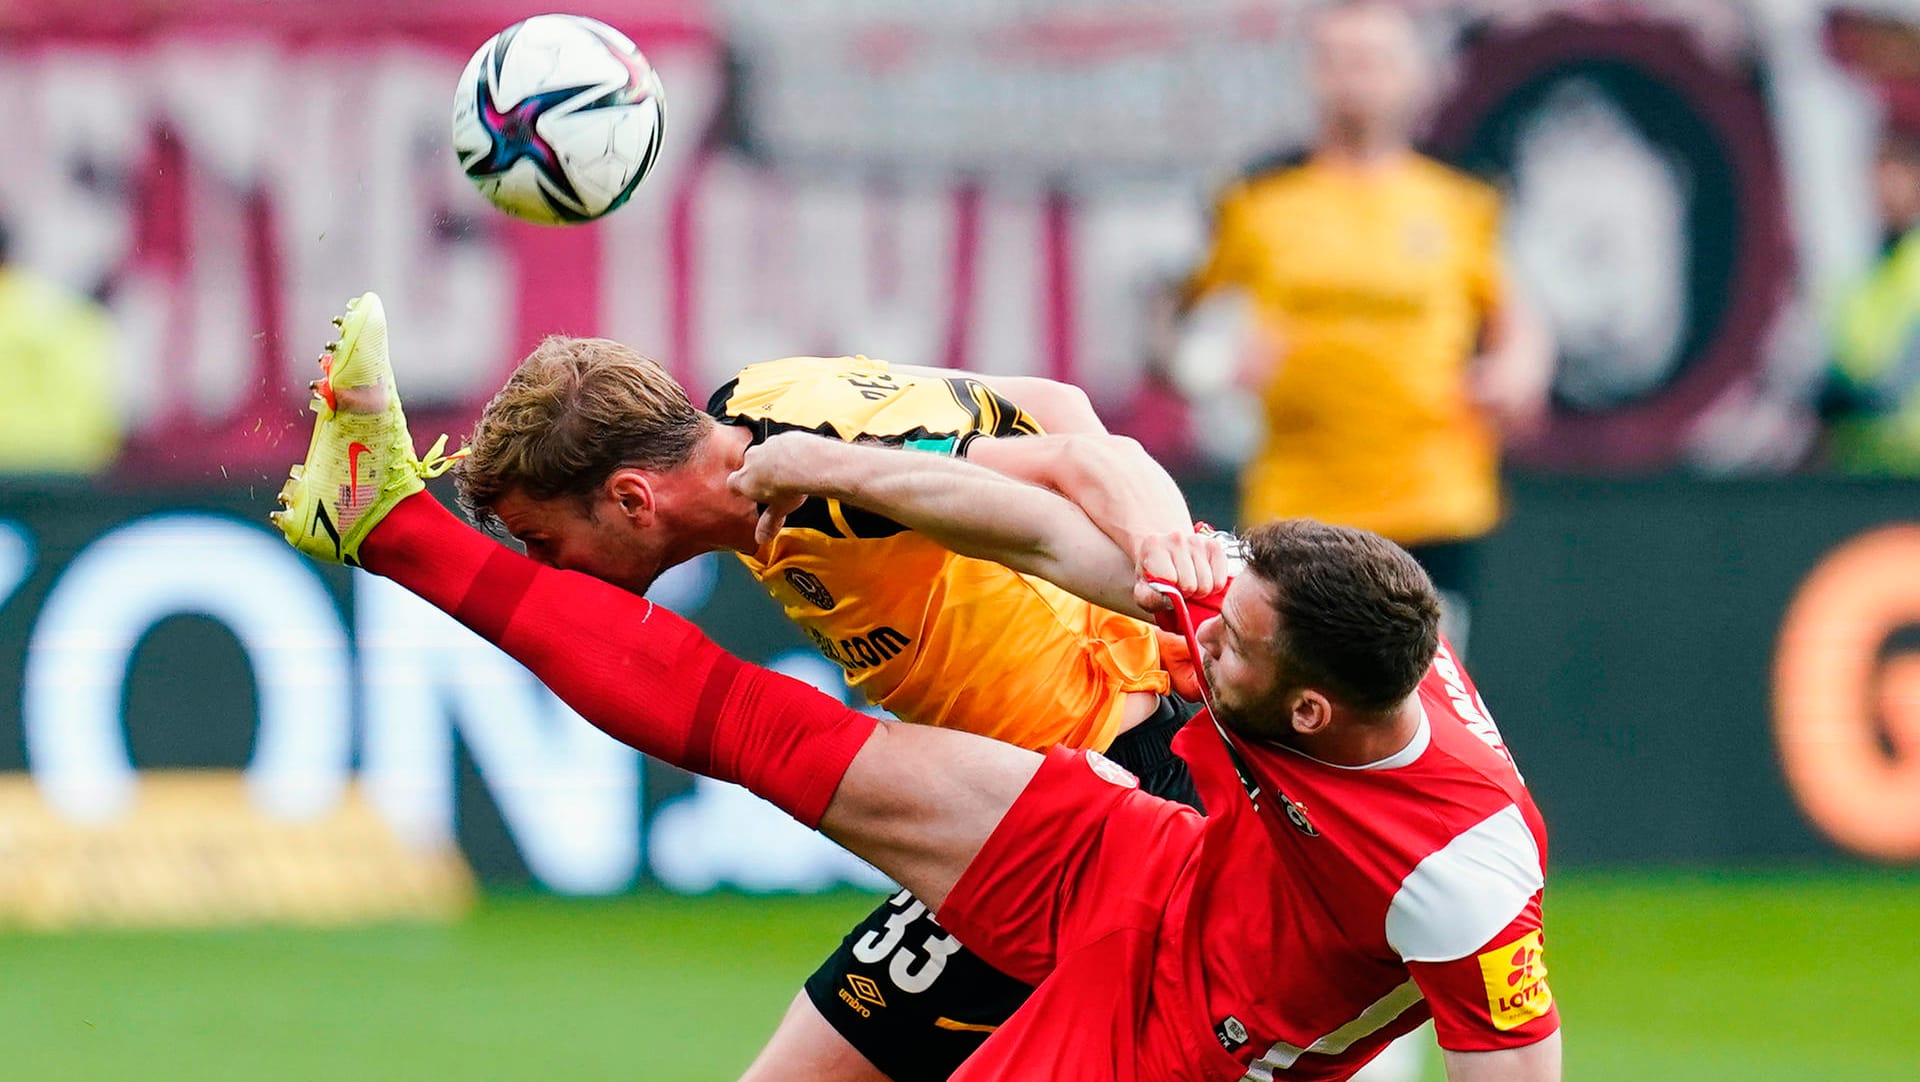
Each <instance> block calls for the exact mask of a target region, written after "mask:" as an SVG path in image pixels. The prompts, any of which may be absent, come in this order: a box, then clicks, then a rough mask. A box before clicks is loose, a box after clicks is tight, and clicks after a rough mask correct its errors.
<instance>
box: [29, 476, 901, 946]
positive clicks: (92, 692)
mask: <svg viewBox="0 0 1920 1082" xmlns="http://www.w3.org/2000/svg"><path fill="white" fill-rule="evenodd" d="M271 491H272V490H271V489H269V488H266V487H260V488H257V489H254V490H252V492H249V491H248V490H245V489H238V490H234V489H229V490H223V491H209V492H186V491H172V492H167V493H160V494H156V493H151V492H126V491H110V490H101V489H93V488H90V487H84V486H73V487H30V486H25V485H11V486H0V689H4V693H3V694H0V702H3V703H4V705H0V925H7V924H30V925H36V926H62V925H69V924H78V923H96V924H98V923H107V924H139V923H158V924H178V923H198V922H207V921H219V920H296V921H319V922H329V921H340V920H353V919H370V918H379V917H395V916H434V915H440V914H445V913H448V912H453V911H457V910H458V909H459V908H460V907H461V905H462V904H464V902H465V900H466V898H467V896H468V894H470V892H471V890H472V884H473V881H474V880H475V879H476V878H477V879H478V880H479V882H481V883H482V884H486V885H512V884H524V885H531V886H535V887H539V888H542V889H545V890H550V891H553V892H556V893H562V894H606V893H615V892H619V891H623V890H627V889H630V888H631V887H632V886H633V885H635V884H636V883H637V882H639V881H641V880H642V879H651V880H654V881H657V882H659V883H661V884H663V885H665V886H667V887H669V888H672V889H678V890H685V891H704V890H710V889H713V888H715V887H718V886H723V885H726V886H737V887H741V888H743V889H750V890H817V889H823V888H825V887H828V886H831V885H833V884H835V883H839V882H843V881H851V882H858V883H863V884H868V885H880V884H882V883H884V881H883V880H881V879H880V878H879V877H878V876H877V875H876V874H875V873H873V872H872V870H871V869H868V868H867V867H865V866H864V865H862V864H860V863H859V862H857V861H855V860H853V859H852V858H851V857H848V856H847V855H846V854H844V853H842V852H841V851H839V850H838V849H837V848H835V847H834V846H832V845H831V844H830V843H828V842H826V841H825V840H823V839H821V838H819V837H818V836H816V835H813V834H811V833H810V832H808V831H805V830H803V829H801V828H800V827H799V826H798V825H796V824H794V823H793V822H791V821H790V820H788V819H786V818H785V817H784V816H783V815H781V814H780V813H779V812H777V811H775V810H774V809H773V808H771V807H770V806H768V805H766V804H764V803H762V802H760V801H758V800H756V799H754V798H752V797H750V796H748V795H747V794H745V793H744V792H742V791H741V790H739V789H737V788H734V787H732V786H724V785H718V784H714V783H709V782H704V781H702V782H699V783H697V784H696V783H694V782H693V781H692V779H690V778H688V777H687V776H686V775H683V774H680V773H678V772H676V771H672V770H669V769H667V768H664V767H660V766H658V764H650V763H646V762H643V760H642V758H641V757H640V756H639V755H638V754H637V753H635V752H633V751H632V750H630V749H628V748H626V747H625V746H623V745H620V744H618V743H616V742H614V741H613V740H611V739H609V738H607V737H605V736H603V735H602V734H600V733H599V732H598V731H597V730H595V729H593V728H592V727H590V726H588V725H587V724H586V723H585V722H583V721H581V720H580V719H579V717H578V716H577V715H575V714H573V713H572V712H571V711H570V710H568V709H567V708H566V707H565V706H563V705H562V704H561V703H559V702H558V701H557V700H556V699H554V698H553V696H552V695H550V694H549V693H548V692H547V691H546V690H545V689H544V688H542V687H541V686H540V685H539V684H538V683H537V682H536V681H534V680H533V678H532V677H531V676H530V675H528V674H527V673H526V672H525V671H524V670H523V669H521V668H519V667H518V666H517V665H515V664H513V663H512V662H510V661H509V660H508V659H506V658H505V657H504V656H503V655H501V654H500V653H499V652H498V651H496V650H494V649H493V648H492V647H491V646H489V645H487V644H486V643H484V642H481V641H480V640H478V639H477V638H475V637H474V636H472V635H471V634H470V633H468V632H467V631H466V630H465V629H463V628H460V627H459V626H458V625H455V624H453V623H452V622H451V621H450V620H449V619H447V618H446V617H444V616H442V615H441V614H440V613H438V612H436V611H434V610H432V609H430V608H428V607H426V606H425V605H424V604H423V603H421V602H419V601H418V600H417V599H415V598H413V597H412V595H410V594H407V593H406V592H405V591H402V590H400V589H398V588H396V587H393V586H392V585H391V584H389V583H386V582H384V581H382V580H379V579H375V578H373V577H372V576H369V575H365V574H363V573H359V572H352V573H349V572H347V571H346V570H345V569H342V568H325V569H323V568H320V567H318V566H317V565H314V564H312V563H309V562H307V561H306V560H304V559H302V558H301V557H299V556H297V555H296V554H294V553H293V552H292V551H291V550H290V549H288V548H287V547H286V545H285V544H284V543H283V542H282V541H281V539H280V538H279V537H278V535H277V534H275V533H273V532H272V531H271V530H269V529H268V528H267V527H266V524H265V522H264V518H263V514H264V509H263V501H264V500H265V499H266V498H267V497H268V495H269V494H270V492H271ZM719 563H720V561H719V560H718V558H716V557H707V558H704V559H702V560H700V561H696V562H695V563H693V564H690V565H688V566H686V567H685V568H683V569H681V570H680V571H679V572H678V573H676V574H675V575H673V576H670V577H669V579H667V580H664V581H663V582H662V583H661V584H660V586H659V587H658V588H657V590H656V594H657V596H658V599H659V600H661V601H662V602H663V603H665V604H669V605H671V606H673V607H675V608H677V609H679V610H680V611H682V612H685V613H687V614H689V615H692V616H694V617H695V618H697V619H699V620H701V621H702V622H703V623H704V624H706V625H707V626H709V627H710V628H711V629H713V631H714V632H715V634H716V637H718V638H719V639H720V641H722V642H723V643H726V644H728V645H730V646H732V647H733V648H735V649H738V650H742V651H743V652H745V653H746V654H747V655H748V656H749V657H752V658H754V659H756V660H759V661H762V662H763V663H767V664H771V665H773V666H775V667H778V668H780V669H782V670H783V671H787V672H789V673H792V674H793V675H796V676H799V677H800V678H802V679H807V680H810V681H813V682H815V683H817V684H820V685H822V686H825V687H827V688H828V689H830V690H832V691H833V692H835V693H839V691H840V681H839V677H838V670H837V669H835V668H834V667H833V666H832V665H831V664H830V663H829V662H827V661H826V660H825V659H823V658H821V657H820V656H819V655H818V654H816V653H814V652H813V651H812V650H811V648H807V647H803V646H802V643H803V640H802V639H801V638H800V636H799V635H798V634H797V633H794V632H792V631H790V630H789V629H787V628H786V626H785V624H784V623H782V622H781V621H778V620H775V619H770V618H769V616H770V612H769V610H768V609H767V607H766V606H767V605H768V602H766V600H765V598H764V597H763V596H759V591H758V588H757V587H755V586H753V585H752V583H751V580H750V579H748V578H747V577H746V575H745V573H744V572H736V571H729V572H728V573H726V574H724V575H722V574H721V573H720V568H719V566H718V565H719Z"/></svg>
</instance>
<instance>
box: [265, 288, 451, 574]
mask: <svg viewBox="0 0 1920 1082" xmlns="http://www.w3.org/2000/svg"><path fill="white" fill-rule="evenodd" d="M333 323H334V326H336V327H338V328H339V329H340V338H339V340H338V341H335V342H329V343H327V352H326V355H325V356H322V357H321V358H320V370H321V372H322V373H323V374H322V376H321V378H319V379H317V380H315V381H314V382H313V403H312V408H313V412H314V414H315V420H314V424H313V442H312V443H310V444H309V445H308V446H307V459H306V461H305V462H303V463H301V464H300V465H297V466H295V467H293V469H291V470H289V471H288V474H287V483H286V484H285V485H283V486H282V487H281V489H280V507H281V510H279V511H275V512H274V513H273V515H272V516H271V517H272V519H273V522H274V525H276V526H278V527H280V532H281V533H283V534H286V535H287V541H288V542H289V543H290V544H292V545H293V547H294V548H297V549H299V550H300V551H301V552H304V553H306V554H307V555H309V556H312V557H314V558H315V559H319V560H329V561H332V562H334V563H344V564H351V565H353V566H356V567H357V566H359V563H360V560H359V553H360V542H361V541H362V540H363V539H364V538H365V537H366V536H367V534H368V533H369V532H370V531H371V530H372V529H373V528H374V526H375V525H377V524H378V523H379V522H380V520H381V519H382V518H384V517H386V514H387V512H388V511H389V510H391V509H392V508H393V505H395V504H397V503H399V502H400V501H401V500H404V499H406V498H407V497H408V496H411V495H413V494H414V493H416V492H418V491H420V490H421V489H423V488H425V487H426V483H425V482H426V479H427V478H429V477H438V476H440V475H441V474H443V473H445V472H447V470H448V469H449V468H450V467H451V466H452V465H453V462H454V460H455V459H457V458H459V457H460V454H458V453H456V454H454V455H452V456H450V457H448V456H443V455H442V454H441V452H442V451H443V450H445V448H446V446H447V437H445V436H441V437H440V439H439V440H438V441H437V442H435V443H434V445H433V449H432V450H430V451H428V452H427V457H426V461H424V462H423V461H421V460H420V459H419V458H418V457H416V456H415V455H414V453H413V437H412V436H411V435H409V434H408V432H407V415H406V414H405V413H404V412H402V411H401V409H400V391H399V389H398V388H397V387H396V386H395V385H394V380H393V366H392V365H391V364H390V363H388V361H387V314H386V310H385V309H384V308H383V307H382V306H381V304H380V298H379V297H378V296H376V295H374V294H372V293H363V294H361V295H360V296H359V297H357V298H355V299H354V300H351V301H348V302H347V313H346V315H344V316H341V317H340V318H338V319H335V320H334V321H333Z"/></svg>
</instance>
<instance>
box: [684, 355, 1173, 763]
mask: <svg viewBox="0 0 1920 1082" xmlns="http://www.w3.org/2000/svg"><path fill="white" fill-rule="evenodd" d="M707 410H708V412H709V413H711V414H712V415H713V416H714V418H715V419H717V420H719V421H721V422H722V423H725V424H734V425H742V426H745V427H747V428H748V429H750V430H751V431H752V432H753V435H754V440H755V442H759V441H760V440H764V439H766V438H767V437H769V436H771V435H773V434H775V433H778V432H790V431H807V432H813V433H816V434H818V435H823V436H830V437H834V438H837V439H842V440H848V441H856V440H857V441H866V442H880V443H889V444H895V445H898V446H903V447H910V448H917V449H922V450H930V451H938V452H948V453H951V452H952V451H954V450H955V449H956V448H959V447H962V446H964V444H965V443H966V442H967V441H970V440H973V439H976V438H979V437H983V436H988V437H1006V436H1018V435H1025V434H1037V433H1039V431H1040V426H1039V425H1038V424H1036V423H1035V422H1034V420H1033V418H1031V417H1029V416H1028V415H1027V414H1026V413H1025V412H1023V411H1022V410H1021V409H1020V408H1019V407H1017V406H1015V405H1014V404H1013V403H1011V402H1009V401H1007V400H1006V399H1005V398H1003V397H1001V396H1000V395H998V394H996V393H994V392H993V391H992V390H991V389H989V388H988V387H986V386H985V385H984V384H982V383H980V382H979V381H977V380H973V379H969V378H966V377H953V378H947V379H939V378H931V377H920V376H915V375H909V374H906V373H901V372H895V371H892V370H891V369H889V368H888V366H887V364H886V363H885V362H884V361H875V360H869V359H868V358H865V357H832V358H828V357H790V358H787V359H785V360H778V361H768V362H766V363H764V364H756V365H753V366H751V367H749V368H746V369H744V370H743V371H741V373H740V374H739V375H738V376H736V377H735V378H734V379H733V380H732V381H730V382H729V383H727V384H726V385H725V386H723V387H721V388H720V389H719V390H718V391H717V392H715V393H714V396H713V398H712V400H711V401H710V402H709V403H708V406H707ZM740 559H741V562H742V563H744V564H746V565H747V569H748V570H749V571H751V572H752V573H753V575H754V577H755V578H757V579H759V580H760V582H761V584H762V585H764V586H765V587H766V588H767V591H768V592H769V593H771V594H772V595H773V597H774V599H775V600H776V601H778V602H780V604H781V606H782V607H783V608H784V609H785V610H786V613H787V616H788V617H789V618H791V619H792V620H793V621H794V623H796V624H798V625H799V626H800V627H801V628H802V629H803V630H804V631H805V632H806V633H807V635H808V637H810V638H812V639H813V641H814V643H815V645H817V646H818V647H819V648H820V651H821V652H822V653H824V654H826V655H827V657H829V658H831V659H833V660H834V661H836V662H838V663H839V664H840V666H841V667H842V668H843V669H844V670H845V671H846V677H847V682H848V683H849V684H852V685H853V686H854V687H857V688H859V689H860V690H861V691H862V692H863V693H865V695H866V696H867V698H868V699H869V700H870V701H872V702H875V703H878V704H879V705H881V706H883V707H885V708H886V709H887V710H888V711H889V712H891V713H892V714H893V715H894V716H895V717H898V718H900V719H902V720H903V721H910V722H916V723H919V724H923V725H937V726H940V727H943V728H949V729H962V730H965V731H967V732H973V733H979V734H981V735H984V736H990V737H993V738H995V739H997V740H1004V741H1007V742H1009V743H1013V744H1019V745H1021V746H1022V747H1029V748H1044V747H1048V746H1050V745H1053V744H1066V745H1069V746H1071V747H1077V748H1094V749H1104V748H1105V747H1106V746H1107V744H1108V743H1109V742H1111V741H1112V739H1113V737H1114V734H1115V731H1116V730H1117V728H1118V727H1119V724H1120V721H1121V715H1122V712H1123V700H1124V698H1125V693H1126V692H1130V691H1153V692H1159V691H1165V690H1166V688H1167V679H1166V674H1165V673H1164V672H1162V671H1161V670H1160V658H1159V648H1158V646H1157V644H1156V642H1155V640H1154V637H1153V633H1152V630H1151V629H1150V628H1149V627H1148V626H1147V625H1145V624H1143V623H1141V622H1140V621H1137V620H1133V619H1130V618H1128V617H1125V616H1120V615H1117V614H1115V613H1111V612H1108V611H1106V610H1105V609H1101V608H1098V607H1097V606H1094V605H1090V604H1088V603H1087V602H1085V601H1082V600H1080V599H1079V598H1077V597H1074V596H1073V595H1071V594H1069V593H1067V592H1065V591H1064V590H1061V589H1059V588H1058V587H1056V586H1054V585H1052V584H1051V583H1047V582H1043V581H1041V580H1039V579H1035V578H1031V577H1028V576H1025V575H1020V574H1018V573H1016V572H1013V571H1010V570H1008V569H1007V568H1005V567H1002V566H1000V565H999V564H995V563H988V562H986V561H983V560H974V559H969V558H967V557H964V556H956V555H954V554H953V553H952V552H950V551H948V550H947V549H945V548H943V547H942V546H940V545H939V544H937V543H936V542H934V541H932V540H930V539H928V538H926V537H923V536H921V535H920V534H917V533H914V532H913V531H911V530H908V529H906V528H905V527H903V526H901V525H900V524H898V523H896V522H893V521H892V520H890V519H887V518H885V517H883V516H880V515H876V514H873V513H871V512H868V511H865V510H862V509H860V508H858V507H854V506H851V505H848V504H844V503H842V502H841V501H839V500H827V499H818V498H816V499H811V500H808V501H807V502H806V503H805V504H804V505H802V506H801V508H800V509H799V510H798V511H796V512H795V513H794V514H792V515H790V516H788V518H787V522H786V527H785V528H784V529H782V530H781V531H780V533H779V535H778V536H776V537H775V538H774V540H773V542H772V543H771V544H769V545H766V546H764V547H762V548H761V549H760V550H759V551H758V552H755V553H753V554H751V555H748V554H744V553H743V554H742V555H741V557H740Z"/></svg>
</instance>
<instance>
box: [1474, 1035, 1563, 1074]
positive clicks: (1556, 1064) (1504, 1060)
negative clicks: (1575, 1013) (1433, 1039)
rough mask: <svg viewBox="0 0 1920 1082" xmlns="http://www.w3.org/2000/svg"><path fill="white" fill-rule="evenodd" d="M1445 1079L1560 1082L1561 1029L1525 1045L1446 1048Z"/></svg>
mask: <svg viewBox="0 0 1920 1082" xmlns="http://www.w3.org/2000/svg"><path fill="white" fill-rule="evenodd" d="M1446 1064H1447V1082H1560V1033H1559V1031H1557V1030H1556V1031H1555V1032H1554V1033H1552V1034H1551V1035H1549V1036H1548V1037H1547V1038H1546V1039H1544V1040H1541V1041H1537V1042H1535V1043H1533V1044H1530V1045H1527V1046H1526V1047H1525V1048H1507V1049H1502V1050H1501V1051H1498V1052H1451V1051H1449V1052H1447V1053H1446Z"/></svg>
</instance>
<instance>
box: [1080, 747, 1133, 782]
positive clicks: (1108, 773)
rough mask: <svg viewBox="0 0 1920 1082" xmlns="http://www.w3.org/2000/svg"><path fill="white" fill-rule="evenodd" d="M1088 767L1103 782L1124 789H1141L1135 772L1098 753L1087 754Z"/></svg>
mask: <svg viewBox="0 0 1920 1082" xmlns="http://www.w3.org/2000/svg"><path fill="white" fill-rule="evenodd" d="M1087 765H1088V766H1090V767H1092V768H1093V772H1094V774H1096V775H1098V776H1099V778H1100V780H1102V781H1110V782H1112V783H1113V784H1115V785H1118V786H1119V787H1120V788H1122V789H1138V788H1140V779H1139V778H1136V777H1134V776H1133V771H1131V770H1128V769H1127V768H1126V767H1124V766H1121V765H1120V764H1119V763H1116V762H1114V761H1113V760H1112V759H1109V758H1107V757H1106V756H1104V755H1102V754H1100V753H1099V752H1097V751H1090V752H1088V753H1087Z"/></svg>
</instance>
